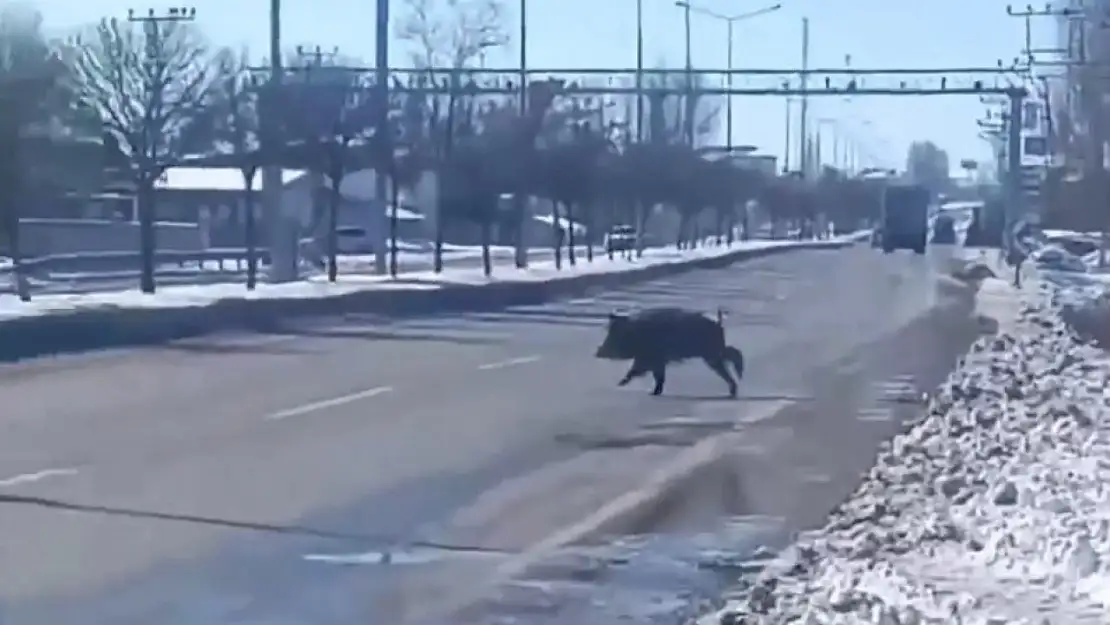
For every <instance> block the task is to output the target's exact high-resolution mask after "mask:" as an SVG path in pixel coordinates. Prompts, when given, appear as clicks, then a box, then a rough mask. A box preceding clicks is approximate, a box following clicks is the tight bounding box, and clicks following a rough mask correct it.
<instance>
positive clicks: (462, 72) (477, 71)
mask: <svg viewBox="0 0 1110 625" xmlns="http://www.w3.org/2000/svg"><path fill="white" fill-rule="evenodd" d="M389 72H390V74H395V75H406V74H409V75H417V76H420V75H423V76H428V75H436V76H440V75H442V76H448V75H451V74H452V73H454V74H455V75H457V76H470V75H483V76H520V74H521V71H520V68H511V67H510V68H458V69H452V68H450V67H428V68H422V69H421V68H391V69H390V70H389ZM643 72H644V75H645V76H685V75H686V70H683V69H648V68H644V70H643ZM694 72H695V73H697V74H701V75H703V76H704V75H712V76H728V75H729V74H731V75H733V76H798V75H800V74H802V73H805V74H809V75H811V76H812V75H821V76H830V77H831V76H883V75H888V76H956V75H981V76H988V75H993V76H1001V75H1012V74H1021V73H1024V72H1025V70H1024V68H1022V67H1019V66H1017V65H1012V66H1008V67H1003V66H1002V65H1001V64H1000V65H998V66H995V67H939V68H890V67H888V68H869V69H868V68H852V67H830V68H821V67H815V68H813V69H806V70H801V69H797V68H785V69H784V68H765V67H738V68H733V69H714V68H697V69H695V70H694ZM524 73H525V74H527V75H529V76H536V75H548V74H551V75H557V74H566V75H588V76H633V75H635V73H636V70H635V69H629V68H597V67H587V68H583V67H577V68H557V69H542V68H529V69H528V70H527V71H525V72H524Z"/></svg>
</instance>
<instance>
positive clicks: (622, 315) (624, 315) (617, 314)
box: [609, 309, 629, 326]
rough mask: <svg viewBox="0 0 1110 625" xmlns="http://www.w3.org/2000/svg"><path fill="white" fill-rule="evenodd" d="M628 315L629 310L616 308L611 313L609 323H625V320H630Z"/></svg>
mask: <svg viewBox="0 0 1110 625" xmlns="http://www.w3.org/2000/svg"><path fill="white" fill-rule="evenodd" d="M628 316H629V315H628V311H626V310H620V309H617V310H614V311H613V312H611V313H609V325H611V326H612V325H616V324H619V323H624V322H625V321H628Z"/></svg>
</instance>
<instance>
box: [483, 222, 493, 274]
mask: <svg viewBox="0 0 1110 625" xmlns="http://www.w3.org/2000/svg"><path fill="white" fill-rule="evenodd" d="M491 224H492V219H491V218H490V216H489V215H483V218H482V223H481V237H482V272H483V273H485V274H486V277H487V278H488V277H490V276H492V275H493V258H492V257H491V256H490V253H489V245H490V234H491V233H490V227H491Z"/></svg>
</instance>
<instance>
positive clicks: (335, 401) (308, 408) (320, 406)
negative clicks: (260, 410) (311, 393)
mask: <svg viewBox="0 0 1110 625" xmlns="http://www.w3.org/2000/svg"><path fill="white" fill-rule="evenodd" d="M392 390H393V387H392V386H376V387H374V388H368V389H366V390H365V391H359V392H357V393H351V394H350V395H340V396H339V397H332V398H331V399H323V400H320V401H314V402H312V403H310V404H304V405H301V406H297V407H295V408H289V409H287V410H280V411H278V412H275V413H273V414H270V415H267V416H266V418H267V419H273V420H275V421H276V420H280V419H288V418H290V417H299V416H301V415H305V414H308V413H310V412H317V411H320V410H326V409H328V408H334V407H336V406H342V405H344V404H349V403H351V402H355V401H358V400H360V399H369V398H371V397H377V396H378V395H382V394H384V393H388V392H390V391H392Z"/></svg>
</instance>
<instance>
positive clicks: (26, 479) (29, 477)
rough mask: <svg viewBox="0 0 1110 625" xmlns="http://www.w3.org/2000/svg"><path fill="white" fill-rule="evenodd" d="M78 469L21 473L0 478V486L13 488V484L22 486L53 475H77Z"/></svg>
mask: <svg viewBox="0 0 1110 625" xmlns="http://www.w3.org/2000/svg"><path fill="white" fill-rule="evenodd" d="M76 473H77V469H46V470H45V471H35V472H34V473H21V474H19V475H16V476H13V477H9V478H7V479H3V480H0V488H11V487H12V486H20V485H22V484H33V483H34V482H41V481H42V480H45V479H48V478H52V477H62V476H65V475H75V474H76Z"/></svg>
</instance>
